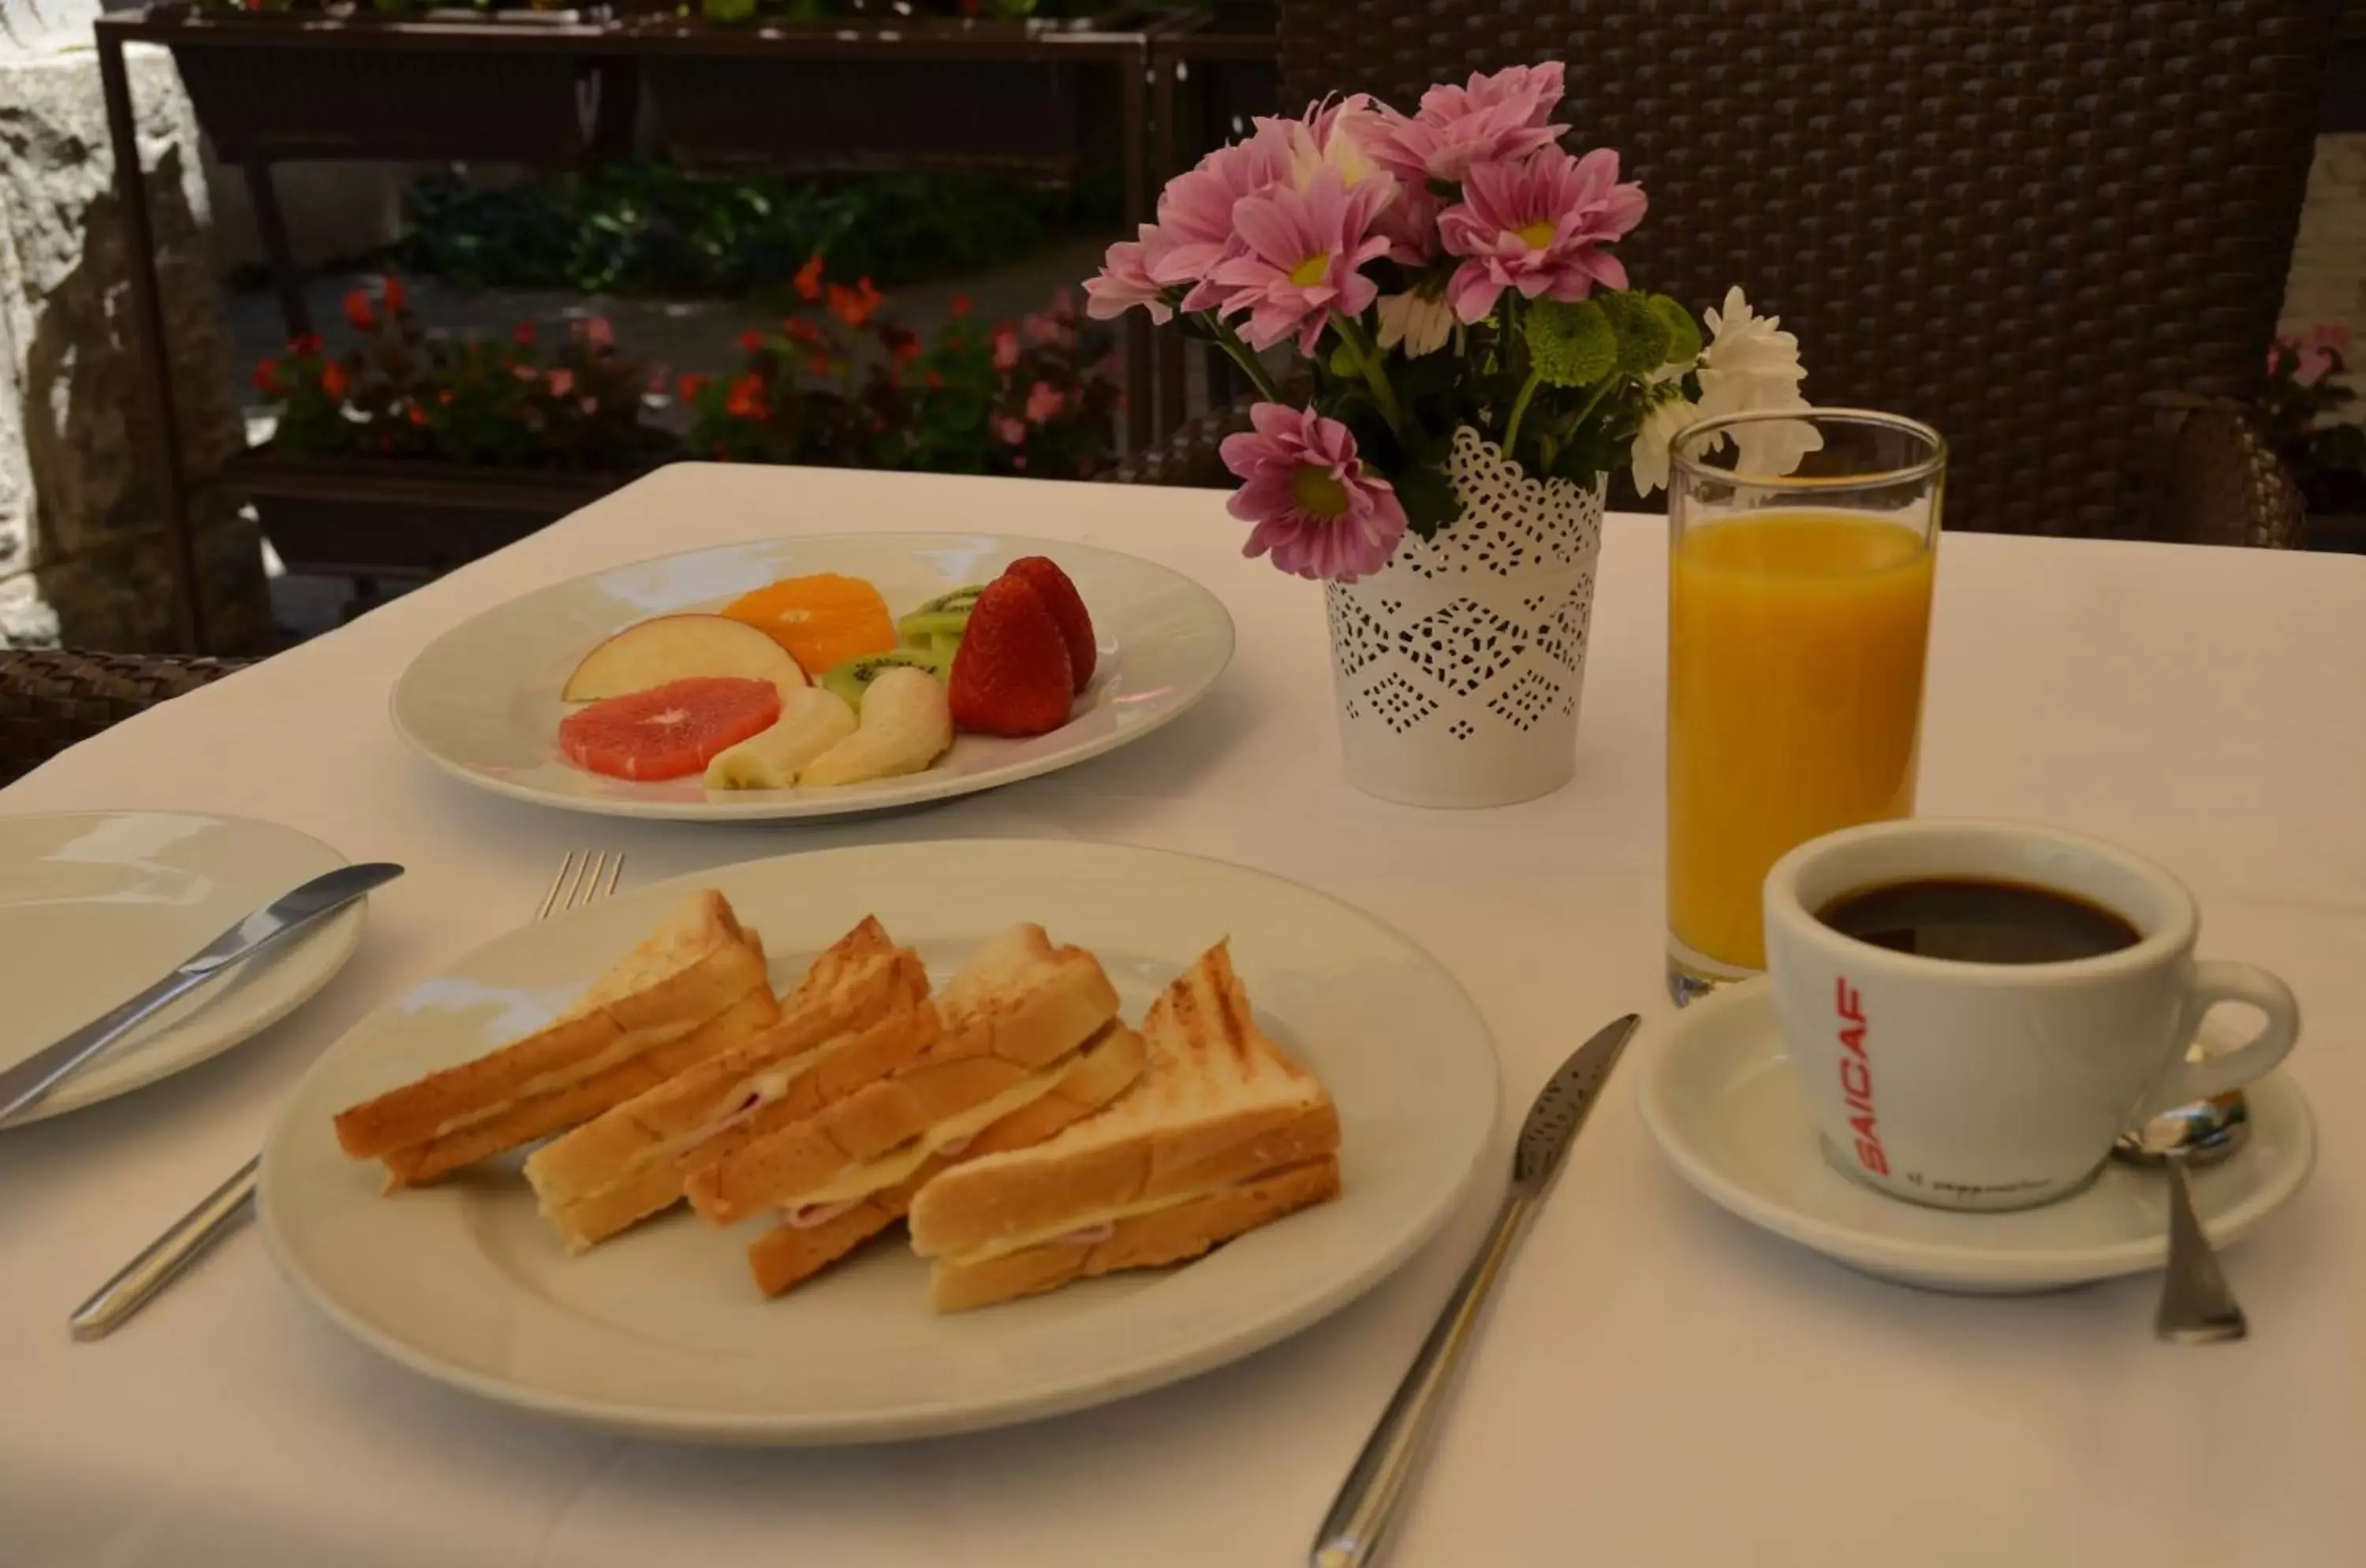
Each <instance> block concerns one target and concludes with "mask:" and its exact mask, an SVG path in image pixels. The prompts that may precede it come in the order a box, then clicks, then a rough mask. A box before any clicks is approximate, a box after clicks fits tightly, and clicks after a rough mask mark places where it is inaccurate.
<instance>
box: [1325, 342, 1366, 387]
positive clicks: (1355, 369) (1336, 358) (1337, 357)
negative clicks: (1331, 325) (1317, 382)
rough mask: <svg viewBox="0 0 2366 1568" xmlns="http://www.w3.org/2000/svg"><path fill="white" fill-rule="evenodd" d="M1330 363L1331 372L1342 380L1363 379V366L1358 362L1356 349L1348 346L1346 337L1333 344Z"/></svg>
mask: <svg viewBox="0 0 2366 1568" xmlns="http://www.w3.org/2000/svg"><path fill="white" fill-rule="evenodd" d="M1330 365H1331V374H1333V375H1334V376H1336V377H1338V378H1339V379H1341V380H1342V381H1359V380H1361V379H1363V375H1364V371H1363V367H1361V366H1360V365H1358V364H1357V363H1356V351H1355V350H1354V349H1352V348H1349V347H1348V346H1347V344H1346V340H1345V339H1342V340H1341V341H1339V342H1337V343H1335V344H1332V345H1331V360H1330Z"/></svg>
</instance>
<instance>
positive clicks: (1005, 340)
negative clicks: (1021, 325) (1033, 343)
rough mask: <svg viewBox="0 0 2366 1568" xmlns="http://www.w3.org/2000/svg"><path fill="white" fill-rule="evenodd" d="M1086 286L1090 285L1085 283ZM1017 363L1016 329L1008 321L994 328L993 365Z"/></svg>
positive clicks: (1004, 366) (1002, 366)
mask: <svg viewBox="0 0 2366 1568" xmlns="http://www.w3.org/2000/svg"><path fill="white" fill-rule="evenodd" d="M1087 287H1088V288H1089V287H1090V285H1087ZM1018 363H1019V333H1018V329H1016V328H1014V327H1013V326H1011V324H1010V323H1009V322H1008V321H1005V322H1004V323H1003V324H1002V325H1000V326H998V327H997V328H995V329H994V367H995V368H996V369H997V370H1009V369H1011V368H1013V367H1016V366H1017V365H1018Z"/></svg>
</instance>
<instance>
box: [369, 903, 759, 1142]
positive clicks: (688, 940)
mask: <svg viewBox="0 0 2366 1568" xmlns="http://www.w3.org/2000/svg"><path fill="white" fill-rule="evenodd" d="M779 1013H780V1009H779V1004H778V1003H777V1002H776V1001H775V1000H774V998H773V997H772V988H771V987H770V986H769V985H768V984H767V983H766V980H765V975H764V951H763V944H762V942H761V941H760V939H759V937H758V936H757V934H756V933H755V932H754V931H749V930H747V929H746V928H744V927H742V926H741V925H740V924H739V921H738V918H737V917H736V916H734V915H733V913H732V910H731V906H730V904H729V903H728V902H727V900H726V899H725V898H724V897H723V896H722V895H721V894H720V893H717V892H715V891H714V890H713V889H711V888H710V889H705V890H703V891H701V892H698V893H695V894H693V895H692V896H691V897H689V898H687V899H685V900H684V901H683V902H682V904H681V905H680V906H679V907H677V908H675V909H674V911H673V912H672V913H671V914H670V915H669V916H668V917H667V919H666V921H665V923H664V924H663V925H661V926H659V928H658V929H657V931H653V932H652V933H650V935H649V936H648V938H647V939H645V940H644V941H643V942H641V943H640V945H638V946H637V947H636V948H634V949H633V951H632V952H631V953H627V954H625V957H624V958H622V959H621V960H619V961H618V962H617V963H616V964H614V966H613V967H612V968H610V969H609V970H608V972H607V973H606V974H605V975H603V976H601V977H600V979H599V980H598V981H596V982H594V983H593V985H592V986H591V987H590V988H589V989H588V990H586V991H585V992H584V993H583V995H582V996H580V998H577V999H576V1000H575V1002H574V1003H573V1004H571V1005H570V1006H569V1009H568V1010H567V1011H566V1012H564V1013H562V1014H561V1015H560V1016H559V1017H558V1018H557V1019H555V1020H553V1021H551V1022H550V1023H548V1024H546V1025H545V1026H544V1027H543V1028H541V1029H538V1030H536V1031H535V1032H533V1033H532V1034H529V1035H527V1036H526V1037H525V1038H524V1039H523V1040H518V1041H514V1042H513V1043H510V1044H507V1045H504V1046H501V1048H500V1049H498V1050H496V1051H492V1052H490V1053H489V1054H487V1055H483V1056H479V1057H478V1058H477V1059H476V1060H474V1061H470V1062H464V1063H461V1064H460V1065H459V1066H453V1067H446V1068H445V1069H443V1070H442V1071H440V1072H434V1073H430V1074H428V1075H427V1076H426V1077H423V1078H421V1079H419V1080H418V1081H416V1082H414V1083H410V1084H406V1085H404V1086H403V1087H401V1088H400V1089H390V1090H389V1091H388V1092H387V1093H385V1094H381V1095H379V1096H377V1098H376V1099H374V1100H366V1101H364V1102H363V1103H361V1104H359V1105H355V1106H353V1107H351V1108H350V1109H348V1110H345V1111H340V1112H338V1113H337V1117H336V1132H337V1142H338V1144H339V1145H340V1146H341V1147H343V1148H344V1151H345V1153H346V1154H348V1155H351V1156H354V1157H355V1158H356V1159H373V1158H375V1159H382V1160H384V1161H385V1162H386V1166H387V1170H388V1173H389V1181H388V1185H389V1188H394V1187H403V1186H411V1185H416V1184H418V1183H420V1182H424V1181H430V1180H433V1179H435V1178H436V1177H439V1176H442V1175H445V1174H446V1173H447V1172H450V1171H453V1170H456V1169H457V1168H460V1167H462V1166H464V1165H468V1164H470V1163H471V1162H473V1161H476V1160H479V1159H482V1158H485V1157H486V1156H489V1155H494V1154H499V1153H501V1152H502V1151H503V1150H505V1149H511V1148H515V1147H517V1146H518V1145H522V1144H525V1143H530V1142H532V1141H534V1140H535V1139H536V1138H541V1137H546V1136H547V1135H549V1134H552V1133H555V1132H558V1131H560V1130H561V1129H563V1128H566V1127H570V1126H573V1125H574V1124H575V1123H577V1122H582V1121H586V1120H588V1119H590V1118H591V1117H593V1116H596V1115H598V1114H599V1113H600V1112H601V1111H605V1110H607V1109H608V1108H609V1107H610V1106H612V1105H615V1104H617V1103H618V1102H620V1101H622V1100H628V1099H630V1098H631V1097H632V1096H634V1095H636V1094H638V1093H640V1092H641V1091H642V1090H643V1089H648V1088H649V1087H650V1086H651V1085H652V1084H655V1083H658V1082H659V1081H661V1080H662V1079H664V1078H666V1077H671V1076H672V1075H673V1074H675V1073H678V1072H680V1071H682V1069H683V1068H684V1067H687V1066H690V1065H691V1064H692V1063H693V1062H697V1061H700V1060H703V1059H704V1058H705V1057H706V1056H710V1055H715V1053H717V1052H720V1051H724V1050H727V1049H729V1048H730V1047H731V1046H733V1045H736V1044H738V1043H739V1042H740V1041H741V1040H744V1039H746V1038H748V1037H749V1035H751V1034H753V1033H755V1032H758V1031H760V1030H763V1029H767V1028H769V1027H771V1026H772V1023H773V1022H775V1021H777V1019H778V1018H779Z"/></svg>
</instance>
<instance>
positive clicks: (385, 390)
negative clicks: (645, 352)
mask: <svg viewBox="0 0 2366 1568" xmlns="http://www.w3.org/2000/svg"><path fill="white" fill-rule="evenodd" d="M344 308H345V318H346V321H347V323H348V324H349V325H350V326H352V327H354V328H355V329H356V330H357V331H359V332H361V333H365V334H366V335H365V336H364V337H363V339H362V341H361V342H360V343H359V344H356V345H355V347H353V348H351V349H349V350H347V351H346V352H345V353H344V354H341V355H331V354H330V353H328V352H327V350H326V349H325V347H324V346H323V345H322V344H321V340H320V339H319V338H317V337H312V338H302V339H299V340H298V341H296V342H295V343H292V344H289V345H288V346H287V351H286V352H285V353H283V354H280V355H276V356H275V357H273V358H270V359H266V360H265V361H264V362H263V363H262V364H261V365H258V366H257V367H255V370H254V385H255V388H256V389H257V390H258V391H260V392H261V393H262V394H263V395H264V398H265V400H266V406H267V407H268V408H269V409H270V411H271V412H272V413H273V414H274V415H275V416H276V428H275V429H274V431H273V434H272V439H271V441H270V443H269V444H268V445H267V446H264V447H262V448H259V449H258V450H256V451H255V452H254V453H251V454H249V455H248V457H246V458H245V459H244V460H242V463H241V464H240V466H239V471H238V479H239V482H240V483H241V484H242V486H243V487H244V488H245V489H246V491H248V493H249V495H250V496H251V497H252V499H253V500H254V506H255V513H256V516H257V519H258V520H259V521H260V523H261V525H262V527H263V532H264V536H265V537H266V538H268V539H269V540H270V541H271V546H272V548H273V549H274V550H275V551H276V552H277V554H278V555H279V557H280V558H281V560H282V561H283V562H285V563H286V564H287V567H288V569H289V570H293V571H299V572H313V573H322V574H329V575H336V576H347V577H355V578H360V579H363V580H365V581H369V580H374V579H377V578H380V577H394V578H424V577H432V576H434V575H435V574H437V573H439V572H443V571H447V570H451V569H452V568H454V567H456V566H459V565H462V564H464V563H466V562H468V561H470V560H474V559H476V558H478V557H479V556H483V555H488V554H490V553H491V552H492V551H494V550H497V549H499V548H501V547H502V546H503V545H507V544H510V543H513V542H514V541H515V540H518V539H521V538H524V536H526V535H528V534H530V533H532V532H534V531H535V529H537V528H540V527H542V526H544V525H546V524H549V523H551V522H554V521H556V520H557V519H558V518H560V517H563V516H565V515H566V514H567V513H569V512H572V511H574V510H575V509H576V508H578V507H580V506H582V505H584V504H586V503H588V502H591V501H595V500H597V499H598V498H599V497H600V496H602V495H604V494H606V493H607V492H608V491H612V490H614V489H615V488H616V487H617V486H619V485H622V484H624V483H625V482H626V481H627V480H629V479H632V478H633V477H634V476H635V475H637V474H639V473H641V472H644V471H645V470H647V469H648V468H652V467H655V466H656V465H657V464H659V463H661V462H664V461H666V460H668V459H669V458H670V457H674V456H676V455H678V450H679V448H678V446H677V443H676V441H675V439H674V437H672V436H671V435H670V434H667V433H666V432H664V431H662V430H659V429H657V428H654V427H652V426H650V425H648V423H645V421H644V417H643V415H644V408H645V404H646V402H647V401H648V391H649V379H650V372H649V370H648V367H646V366H644V365H643V364H642V363H641V362H640V361H638V360H636V359H633V358H631V357H629V356H628V355H624V354H622V353H620V352H618V350H617V347H616V344H615V339H614V333H612V332H611V331H610V329H609V326H608V323H607V322H606V321H603V320H601V319H599V318H596V317H595V318H592V319H591V320H589V321H579V322H577V323H575V325H574V328H573V330H572V331H571V332H569V333H567V334H566V335H565V336H564V338H563V339H561V340H560V341H558V342H556V343H552V344H544V343H542V342H541V341H539V337H538V334H537V333H536V332H535V328H534V327H533V326H532V325H531V324H530V323H524V322H521V323H520V324H519V326H518V328H517V330H516V331H515V333H513V334H512V335H511V336H509V337H506V338H453V337H448V336H446V335H444V334H441V333H431V332H429V331H428V330H427V329H426V328H424V327H423V326H422V325H421V323H420V322H419V321H418V319H417V318H416V316H414V315H413V314H412V312H411V308H410V304H409V301H408V300H407V299H406V298H405V296H404V292H403V288H402V285H401V282H400V279H397V278H391V277H389V279H388V280H387V281H386V284H385V286H384V292H383V294H382V295H381V296H380V297H378V298H377V299H372V298H370V297H369V296H368V295H366V294H364V293H361V292H359V291H355V292H354V293H352V294H349V295H347V296H346V299H345V307H344Z"/></svg>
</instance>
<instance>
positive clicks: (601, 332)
mask: <svg viewBox="0 0 2366 1568" xmlns="http://www.w3.org/2000/svg"><path fill="white" fill-rule="evenodd" d="M583 341H584V342H585V343H588V344H591V346H592V347H593V348H596V349H599V350H601V351H603V352H605V351H606V350H608V349H612V348H614V347H615V346H616V330H615V329H614V327H612V326H610V325H609V324H608V318H607V317H605V316H593V317H591V318H590V319H588V320H586V321H584V322H583Z"/></svg>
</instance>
